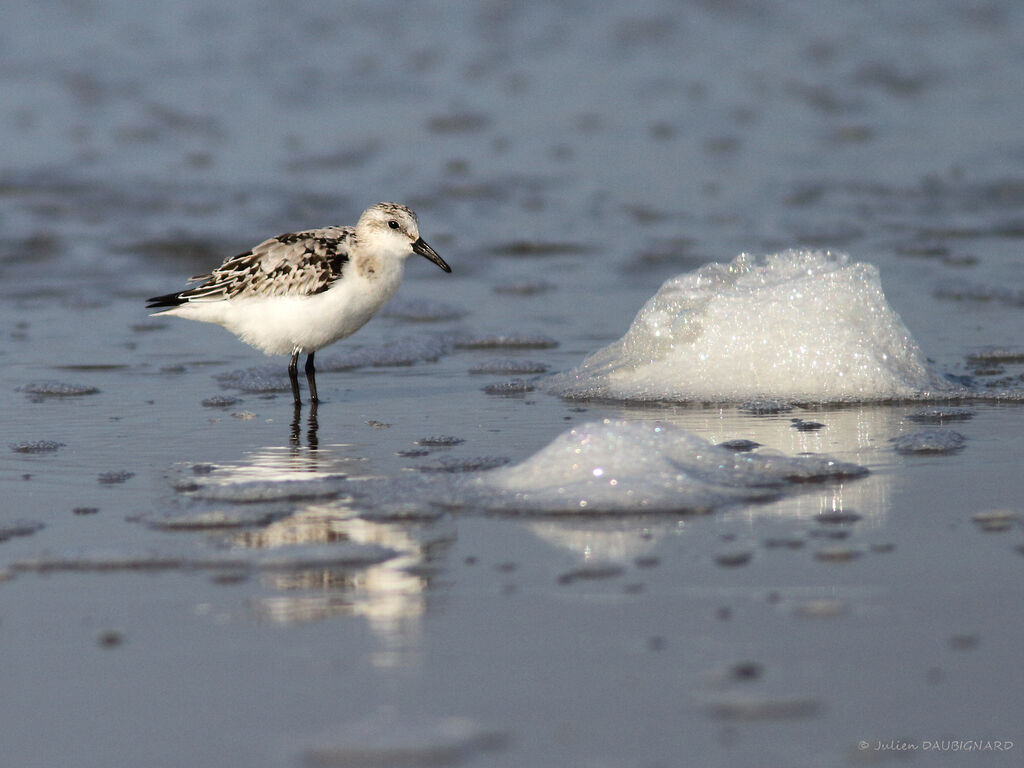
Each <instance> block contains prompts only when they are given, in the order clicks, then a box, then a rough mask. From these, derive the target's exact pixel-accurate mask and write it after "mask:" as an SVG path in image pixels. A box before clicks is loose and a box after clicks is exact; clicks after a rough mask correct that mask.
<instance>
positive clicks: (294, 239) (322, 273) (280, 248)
mask: <svg viewBox="0 0 1024 768" xmlns="http://www.w3.org/2000/svg"><path fill="white" fill-rule="evenodd" d="M353 235H354V229H353V228H352V227H326V228H324V229H314V230H310V231H308V232H288V233H285V234H282V235H278V236H277V237H272V238H270V239H269V240H264V241H263V242H262V243H260V244H259V245H257V246H255V247H254V248H253V249H252V250H249V251H246V252H245V253H242V254H239V255H238V256H233V257H231V258H229V259H227V260H225V262H224V263H223V264H221V265H220V266H219V267H217V268H216V269H214V270H213V271H211V272H209V273H208V274H204V275H194V276H193V277H191V278H189V282H190V283H199V285H197V286H196V287H195V288H189V289H188V290H185V291H182V292H181V293H180V294H178V297H179V298H180V299H181V300H183V301H223V300H224V299H235V298H247V297H252V296H261V297H262V296H311V295H313V294H315V293H320V292H322V291H326V290H327V289H328V288H329V287H330V286H331V284H332V283H333V282H334V281H335V280H337V279H338V278H340V277H341V272H342V269H343V267H344V266H345V263H346V262H347V261H348V258H349V248H350V247H351V245H352V240H353Z"/></svg>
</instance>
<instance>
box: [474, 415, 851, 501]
mask: <svg viewBox="0 0 1024 768" xmlns="http://www.w3.org/2000/svg"><path fill="white" fill-rule="evenodd" d="M865 474H867V470H866V469H864V468H863V467H861V466H859V465H857V464H849V463H845V462H840V461H836V460H835V459H832V458H829V457H828V456H813V455H801V456H785V455H783V454H779V453H774V452H769V451H763V452H762V451H756V452H750V453H737V452H735V451H730V450H729V449H727V448H723V447H721V446H716V445H712V444H711V443H709V442H708V441H707V440H705V439H704V438H702V437H699V436H697V435H695V434H693V433H691V432H687V431H686V430H683V429H680V428H678V427H673V426H671V425H669V424H663V423H660V422H638V421H625V420H612V419H605V420H603V421H593V422H588V423H586V424H582V425H580V426H578V427H575V428H574V429H571V430H569V431H567V432H564V433H563V434H562V435H560V436H559V437H557V438H555V440H554V441H553V442H552V443H551V444H549V445H548V446H547V447H545V448H542V449H541V450H540V451H538V452H537V453H535V454H534V455H533V456H531V457H530V458H528V459H526V460H525V461H523V462H521V463H519V464H516V465H514V466H511V467H503V468H501V469H495V470H491V471H489V472H485V473H483V474H482V475H481V476H480V477H479V478H478V480H477V483H478V484H481V485H483V486H484V487H487V488H490V489H492V490H496V491H500V492H502V493H503V494H506V495H507V494H511V498H508V497H507V496H504V497H502V496H499V497H498V498H496V499H492V500H490V501H489V502H488V503H489V504H490V505H492V506H495V507H500V508H501V509H503V510H504V511H507V512H516V511H519V512H524V513H528V514H529V513H538V512H539V513H543V514H559V513H561V514H567V513H575V514H579V513H581V512H582V513H596V512H601V513H611V514H622V513H633V512H654V511H664V512H684V511H686V512H698V513H699V512H711V511H713V510H714V509H716V508H718V507H721V506H725V505H728V504H733V503H738V502H745V501H759V500H769V499H774V498H777V497H778V496H780V495H782V494H784V493H786V492H787V490H790V491H796V490H798V489H800V488H802V487H804V486H805V485H806V483H810V482H816V481H818V482H820V481H829V480H839V479H843V478H853V477H860V476H862V475H865Z"/></svg>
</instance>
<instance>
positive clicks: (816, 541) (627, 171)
mask: <svg viewBox="0 0 1024 768" xmlns="http://www.w3.org/2000/svg"><path fill="white" fill-rule="evenodd" d="M777 5H778V4H773V3H762V2H759V1H758V0H751V1H749V2H741V3H725V4H716V3H706V2H693V3H686V4H682V5H680V4H678V3H668V2H659V1H658V0H650V2H641V3H639V4H634V5H632V6H631V7H630V8H629V9H625V8H620V9H616V8H612V7H609V8H602V9H595V8H592V7H589V6H582V5H579V4H576V3H573V2H558V3H526V4H523V3H520V4H512V5H509V4H507V3H484V4H478V5H476V6H474V7H473V9H472V10H471V11H467V10H466V8H465V7H464V6H463V5H462V4H455V3H452V4H437V3H434V4H428V5H422V6H420V5H414V6H410V5H408V4H397V3H396V4H381V3H372V4H369V3H368V4H363V5H347V6H345V7H344V8H341V7H337V6H336V5H335V4H330V3H313V4H306V5H304V6H303V8H302V9H295V8H288V9H284V8H283V7H281V8H278V7H276V6H267V7H264V8H259V9H253V8H244V9H243V8H240V7H235V5H234V4H231V3H215V4H213V5H212V6H210V5H207V6H204V7H203V8H198V7H197V8H191V7H186V6H180V5H177V6H176V5H167V4H163V5H157V4H153V3H126V2H114V1H113V0H111V1H109V2H102V3H85V4H83V3H63V2H52V3H36V4H33V5H23V6H19V7H12V8H10V9H8V10H7V11H5V24H4V27H3V29H2V30H0V65H2V66H0V94H2V98H3V100H4V103H5V106H6V109H5V110H4V116H3V118H2V119H0V135H2V137H3V139H4V141H3V146H4V152H3V154H2V155H0V174H2V176H0V178H2V184H0V224H2V226H3V228H4V235H5V236H4V242H3V245H2V246H0V277H2V281H0V291H2V293H3V301H2V302H0V329H2V331H3V332H2V334H0V359H2V360H3V362H4V365H3V366H2V367H0V405H2V409H3V410H2V412H3V414H4V416H3V424H4V430H3V431H4V435H5V440H4V443H5V444H6V445H7V446H9V448H7V449H5V450H4V451H3V452H0V457H2V461H0V490H2V493H3V495H4V498H5V502H6V503H5V504H4V505H3V506H2V508H0V574H2V575H3V579H4V580H3V581H2V583H0V596H2V598H3V599H2V600H0V646H2V648H3V649H4V651H5V653H6V655H7V659H8V662H9V663H7V664H5V665H4V670H5V674H4V678H3V679H4V683H5V690H6V691H8V692H9V694H10V695H8V696H5V697H4V699H3V703H2V704H0V723H2V725H0V742H2V743H3V745H4V751H5V755H6V756H7V759H8V760H9V761H10V762H11V764H18V765H59V764H69V765H70V764H74V765H80V766H111V765H154V766H159V765H186V764H189V765H222V766H236V765H237V766H243V765H244V766H254V765H282V766H292V765H381V764H389V763H404V764H413V765H416V764H441V765H446V764H449V765H450V764H456V763H459V764H468V765H507V766H520V765H536V766H564V765H590V766H620V765H621V766H643V767H644V768H653V767H654V766H665V765H677V764H684V763H685V764H687V765H729V766H761V765H766V764H779V765H792V766H812V765H815V766H817V765H860V764H864V763H869V764H873V763H874V762H879V763H884V762H886V761H887V760H888V759H889V758H890V757H892V756H893V755H894V753H895V750H892V749H883V748H882V747H883V746H887V745H889V744H890V742H893V743H894V745H897V746H898V745H905V746H906V749H903V750H901V751H902V752H907V751H910V752H918V753H923V752H928V753H936V754H919V755H918V758H919V760H918V762H921V761H923V762H926V763H930V762H932V761H945V762H949V761H951V760H954V761H956V764H958V765H964V764H972V765H973V764H979V765H982V764H983V765H986V766H988V765H1015V764H1017V763H1019V754H1020V750H1021V749H1022V746H1021V745H1022V744H1024V732H1022V731H1021V726H1020V722H1019V721H1020V718H1019V711H1020V704H1021V695H1020V691H1021V690H1022V688H1024V676H1022V674H1021V672H1020V665H1019V663H1018V659H1019V642H1018V638H1019V636H1020V633H1021V629H1022V627H1021V626H1020V624H1021V620H1020V618H1019V617H1020V616H1021V615H1022V612H1021V608H1022V605H1021V595H1022V592H1021V590H1020V588H1019V584H1020V579H1021V574H1022V569H1024V556H1022V552H1024V550H1022V547H1024V536H1022V534H1024V527H1022V522H1021V517H1020V515H1021V513H1024V509H1022V508H1021V505H1020V499H1021V498H1022V492H1024V480H1022V478H1021V473H1020V456H1021V452H1022V448H1024V446H1022V440H1024V438H1022V435H1024V429H1022V425H1024V411H1022V410H1021V407H1020V405H1019V404H1016V402H1015V401H1014V400H1013V398H1015V397H1017V396H1018V395H1019V391H1020V388H1021V378H1020V377H1021V375H1022V373H1024V347H1022V345H1021V339H1022V338H1024V334H1022V331H1024V315H1022V314H1021V303H1022V302H1021V300H1020V296H1021V295H1022V293H1024V273H1022V269H1021V263H1022V262H1021V260H1020V247H1021V242H1022V241H1021V237H1022V234H1024V227H1022V221H1024V181H1022V180H1024V168H1022V166H1024V146H1022V144H1021V140H1020V131H1019V126H1020V125H1021V124H1022V122H1024V98H1021V96H1022V95H1024V94H1022V93H1021V89H1022V84H1021V79H1020V71H1021V67H1022V64H1024V61H1022V59H1024V49H1022V47H1021V45H1020V40H1021V39H1024V36H1022V32H1024V14H1022V11H1021V10H1020V9H1019V8H1018V7H1017V5H1016V4H1014V3H1010V2H1008V1H1007V2H1002V1H1001V0H994V1H993V2H990V3H987V4H985V5H984V6H973V5H972V6H971V7H970V8H967V7H962V8H961V7H955V6H956V4H953V5H950V4H946V3H941V2H938V1H937V0H936V2H925V3H917V4H905V5H900V6H898V7H897V6H894V5H893V4H891V3H884V2H876V3H861V4H858V5H856V6H853V5H850V4H848V3H839V2H835V3H825V4H822V3H805V4H788V5H786V6H785V8H781V9H780V8H779V7H777ZM44 39H45V40H46V41H48V44H47V45H42V44H40V41H41V40H44ZM378 199H397V200H401V201H403V202H406V203H408V204H410V205H411V206H412V207H413V208H415V209H416V210H417V212H418V213H419V216H420V222H421V228H422V231H423V233H424V236H425V238H426V239H427V240H428V241H429V242H430V243H431V244H432V245H433V246H434V247H435V248H436V249H437V250H438V252H439V253H441V254H442V256H444V258H445V259H446V260H447V261H448V262H449V263H450V264H451V265H452V266H453V269H454V272H453V274H452V275H450V276H449V275H444V274H441V273H440V272H439V271H438V270H435V269H433V268H430V267H429V265H426V264H417V263H415V262H412V263H410V264H409V269H408V270H407V278H406V284H405V285H404V286H403V288H402V289H401V291H400V293H399V297H398V298H397V299H396V303H395V304H394V305H392V307H391V311H390V312H388V313H386V314H385V315H384V316H381V317H379V318H377V319H375V320H374V321H373V322H372V323H370V325H368V326H367V327H366V328H364V329H363V330H362V331H360V332H359V334H358V335H356V336H355V337H353V338H352V339H349V340H347V341H345V342H342V343H341V344H339V345H337V346H336V347H334V348H332V349H330V350H325V351H324V352H323V353H321V355H318V358H322V367H321V370H322V373H321V374H320V376H319V377H318V383H319V386H320V392H321V396H322V397H323V398H324V399H325V401H326V402H324V403H323V404H322V405H321V406H320V407H319V408H318V409H317V411H316V413H315V416H314V414H312V413H311V412H310V409H309V408H308V407H306V408H304V409H303V410H302V411H301V412H300V413H298V414H295V413H294V412H293V408H292V405H291V402H290V400H291V398H290V393H289V392H288V390H287V380H286V378H285V377H284V376H283V373H284V366H285V363H286V361H285V360H281V359H268V358H263V357H262V356H259V355H258V354H257V353H255V352H254V351H252V350H250V349H248V348H246V347H245V346H244V345H242V344H240V343H238V342H237V341H236V340H234V339H233V338H232V337H230V335H228V334H227V333H226V332H223V331H220V330H219V329H216V328H211V327H203V326H199V325H198V324H189V323H186V322H181V321H174V320H173V319H161V318H150V317H148V316H147V315H146V313H145V310H144V309H143V301H142V300H143V299H144V297H146V296H150V295H154V294H157V293H161V292H166V291H168V290H172V289H173V288H174V287H175V286H178V285H183V278H184V277H186V276H187V275H189V274H194V273H196V272H200V271H203V270H205V269H207V268H209V267H210V266H212V265H213V264H214V263H216V262H217V261H219V260H220V259H221V258H223V257H224V256H226V255H228V254H231V253H236V252H239V251H242V250H244V249H245V248H247V247H249V246H250V245H252V244H253V243H255V242H257V241H258V240H259V239H262V238H264V237H266V236H269V235H272V234H274V233H276V232H280V231H287V230H294V229H296V228H299V227H308V226H315V225H322V224H326V223H350V222H352V221H354V219H355V217H356V216H357V215H358V213H359V211H361V210H362V209H363V208H364V207H365V206H366V205H367V204H369V203H371V202H374V201H376V200H378ZM790 247H814V248H827V249H833V250H842V251H845V252H848V253H849V254H850V255H851V258H852V259H854V260H856V261H863V262H868V263H871V264H874V265H876V266H877V267H878V269H879V272H880V276H881V284H882V288H883V289H884V292H885V297H886V299H887V301H888V303H889V304H890V305H891V306H892V308H893V309H894V310H895V311H896V312H897V313H898V314H899V316H900V317H901V318H902V321H903V323H905V325H906V327H907V328H908V329H909V331H910V333H911V334H912V336H913V339H914V340H916V342H917V344H918V345H919V347H920V349H921V350H922V351H923V353H924V354H925V356H926V357H927V358H928V360H929V362H930V364H931V366H932V367H933V368H934V369H935V370H937V371H939V372H940V373H942V374H944V375H950V376H954V377H958V378H957V381H958V382H959V383H961V384H963V385H965V386H969V387H971V388H973V389H974V390H975V391H976V392H981V393H984V394H985V395H986V397H985V398H984V399H981V398H976V399H970V400H967V401H964V402H959V403H941V404H932V405H929V404H923V403H909V402H908V403H894V404H893V403H890V404H847V405H843V406H841V407H824V406H822V407H814V408H801V407H795V408H792V409H789V410H786V409H780V408H779V407H778V405H779V404H778V403H776V404H774V405H773V404H771V403H765V402H761V403H748V404H743V403H735V404H729V405H721V406H716V407H704V406H699V405H687V404H680V403H675V404H673V403H667V402H660V403H659V402H652V403H647V404H633V405H630V404H623V403H613V402H607V401H590V400H573V401H568V400H560V399H558V398H556V397H553V396H552V395H550V394H548V393H547V392H546V391H545V390H544V387H543V386H542V383H541V381H540V380H539V379H538V378H536V377H538V376H543V375H547V374H549V373H554V372H558V371H565V370H569V369H571V368H573V367H574V366H576V365H578V364H579V363H580V362H582V361H583V360H584V359H585V358H586V357H587V356H588V355H590V354H591V353H593V352H594V351H596V350H598V349H600V348H602V347H604V346H606V345H608V344H610V343H612V342H614V341H615V340H616V339H618V338H620V337H621V336H622V335H623V334H624V333H625V332H626V330H627V328H628V327H629V325H630V323H631V321H632V320H633V318H634V316H635V315H636V313H637V312H638V310H639V309H640V308H641V307H642V306H643V305H644V303H645V302H646V301H647V300H648V299H649V298H650V297H651V296H653V295H654V293H655V291H657V289H658V287H659V286H660V285H661V284H662V283H663V282H664V281H665V280H666V279H668V278H670V277H672V276H674V275H677V274H680V273H683V272H687V271H690V270H693V269H696V268H698V267H700V266H702V265H703V264H706V263H709V262H728V261H730V260H732V259H733V258H734V257H735V256H736V255H737V254H739V253H740V252H749V253H754V254H759V253H772V252H778V251H780V250H784V249H786V248H790ZM604 419H610V420H612V422H613V423H614V422H615V421H617V420H627V421H628V422H631V423H632V422H642V423H644V424H649V423H651V422H659V423H662V424H666V425H669V426H670V427H671V428H672V429H673V430H675V429H678V430H686V431H688V432H690V433H694V434H695V435H697V436H699V437H700V438H703V439H705V440H707V441H709V442H710V443H714V444H719V443H727V442H730V441H749V442H756V443H758V444H759V445H760V446H761V447H759V448H757V450H756V451H755V453H757V452H764V451H768V450H775V451H779V452H781V453H783V454H785V455H786V456H790V457H793V456H798V455H799V454H802V453H805V452H810V453H813V454H827V455H829V456H832V457H834V458H835V459H836V460H838V461H842V462H848V463H850V464H855V465H858V466H862V467H866V468H867V469H868V470H869V473H868V474H867V475H866V476H863V477H850V478H844V479H841V480H834V481H832V482H825V483H805V484H801V486H800V487H798V488H797V487H794V488H789V487H787V488H785V490H784V492H777V491H778V490H779V489H778V488H776V489H775V490H774V491H773V493H771V494H766V498H759V499H757V500H753V501H746V500H741V501H739V502H737V503H732V504H727V505H724V506H721V507H718V506H714V505H712V507H713V508H711V509H706V508H701V509H693V508H685V506H684V507H680V508H679V509H674V510H673V509H665V508H660V509H659V510H658V512H657V514H637V513H636V511H635V510H629V514H623V513H621V511H617V512H615V513H614V514H602V515H600V516H595V515H588V514H584V513H581V514H566V510H565V509H556V508H554V506H548V507H547V508H545V506H544V505H543V504H542V505H540V506H537V507H535V506H522V505H517V504H515V503H512V504H505V503H503V504H494V503H492V502H493V501H494V499H493V497H481V496H480V495H479V489H475V490H474V488H475V486H474V483H476V482H477V480H478V479H479V478H481V477H488V475H487V474H486V473H487V472H488V471H489V470H492V469H493V470H494V471H496V472H505V471H509V470H510V468H513V467H516V466H524V465H525V466H529V462H530V461H531V457H535V456H537V454H538V452H539V451H541V449H543V448H544V446H547V445H549V444H551V443H552V441H556V440H557V439H558V438H559V435H562V434H564V433H565V432H566V431H567V430H570V429H573V428H583V427H585V426H586V425H587V424H592V423H595V422H597V423H603V420H604ZM815 423H816V424H820V425H823V426H820V427H815V426H814V424H815ZM936 431H937V432H938V436H936V434H935V432H936ZM953 433H956V434H958V435H959V436H960V437H959V438H957V437H954V436H953ZM732 445H733V448H734V451H735V453H736V455H739V456H742V455H744V453H743V451H742V450H740V449H744V448H749V447H752V446H750V445H749V444H744V443H732ZM641 477H642V473H641ZM474 494H477V495H474ZM555 512H557V513H559V514H553V513H555ZM975 740H981V741H982V746H984V745H985V744H987V745H988V746H989V747H990V749H988V750H985V751H971V752H970V753H969V754H968V753H967V752H966V751H964V749H966V747H965V748H963V749H960V750H958V753H957V754H956V755H955V756H954V755H951V754H948V753H949V752H951V751H953V750H954V749H956V747H955V746H952V745H953V744H955V743H956V742H958V741H959V742H965V741H966V742H971V743H973V742H974V741H975ZM1007 742H1014V746H1013V748H1012V749H1010V750H1009V751H1006V743H1007ZM862 743H863V745H865V746H863V747H862ZM996 743H998V744H999V745H1001V746H1000V748H999V749H998V750H997V749H996V747H995V746H993V745H995V744H996ZM973 749H974V750H979V749H980V748H979V747H973ZM940 751H941V752H942V755H941V756H939V754H937V753H938V752H940Z"/></svg>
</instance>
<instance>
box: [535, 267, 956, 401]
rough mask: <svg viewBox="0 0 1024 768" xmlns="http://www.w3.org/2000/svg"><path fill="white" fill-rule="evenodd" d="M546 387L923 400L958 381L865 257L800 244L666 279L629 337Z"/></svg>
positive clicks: (573, 391)
mask: <svg viewBox="0 0 1024 768" xmlns="http://www.w3.org/2000/svg"><path fill="white" fill-rule="evenodd" d="M545 386H546V387H547V388H548V389H549V391H551V392H553V393H555V394H559V395H562V396H566V397H586V398H591V397H592V398H610V399H615V400H672V401H704V402H731V401H740V400H748V399H752V398H758V397H771V398H783V399H787V400H790V401H794V402H840V401H849V402H853V401H857V402H863V401H880V400H893V399H897V400H900V399H926V398H931V397H936V396H942V393H948V392H950V391H952V390H954V389H955V386H954V385H953V384H951V383H950V382H948V381H946V380H945V379H944V378H943V377H941V376H940V375H938V374H937V373H935V372H934V371H932V370H931V369H930V368H929V366H928V364H927V362H926V360H925V357H924V354H923V353H922V352H921V350H920V348H919V347H918V345H917V343H916V342H915V341H914V339H913V337H912V336H911V335H910V331H908V330H907V328H906V326H905V325H904V324H903V321H902V320H900V317H899V315H897V314H896V312H895V311H893V309H892V307H890V306H889V304H888V302H886V300H885V296H884V295H883V293H882V286H881V283H880V281H879V277H878V270H877V269H876V268H875V267H874V266H873V265H871V264H865V263H861V262H852V261H850V260H849V258H848V257H847V256H846V255H844V254H835V253H830V252H825V251H808V250H791V251H785V252H782V253H778V254H773V255H770V256H766V257H764V258H762V259H755V258H753V257H751V256H749V255H747V254H742V255H740V256H738V257H737V258H736V259H735V260H734V261H732V262H731V263H729V264H708V265H705V266H704V267H701V268H700V269H698V270H696V271H694V272H690V273H686V274H682V275H678V276H676V277H674V278H671V279H670V280H668V281H666V282H665V284H664V285H662V286H661V288H660V289H659V290H658V292H657V293H656V294H655V295H654V296H653V297H651V298H650V299H649V300H648V301H647V303H646V304H645V305H644V307H643V308H642V309H641V310H640V312H639V313H638V314H637V316H636V318H635V319H634V320H633V324H632V325H631V326H630V328H629V331H628V332H627V333H626V335H625V336H623V337H622V338H621V339H619V340H618V341H617V342H615V343H614V344H610V345H609V346H607V347H605V348H604V349H601V350H599V351H597V352H595V353H594V354H593V355H591V356H590V357H588V358H587V359H586V360H584V361H583V363H582V364H581V365H579V366H578V367H577V368H575V369H573V370H571V371H568V372H565V373H560V374H557V375H555V376H553V377H551V378H549V379H548V380H547V383H546V385H545Z"/></svg>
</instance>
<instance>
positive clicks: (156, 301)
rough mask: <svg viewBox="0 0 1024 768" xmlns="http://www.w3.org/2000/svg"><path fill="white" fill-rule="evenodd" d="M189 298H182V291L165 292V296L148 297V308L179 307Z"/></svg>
mask: <svg viewBox="0 0 1024 768" xmlns="http://www.w3.org/2000/svg"><path fill="white" fill-rule="evenodd" d="M187 301H188V299H183V298H181V294H180V293H165V294H164V295H163V296H153V297H151V298H148V299H146V309H159V308H160V307H178V306H181V305H182V304H184V303H185V302H187Z"/></svg>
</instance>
